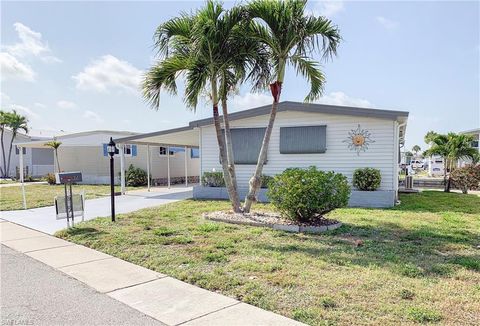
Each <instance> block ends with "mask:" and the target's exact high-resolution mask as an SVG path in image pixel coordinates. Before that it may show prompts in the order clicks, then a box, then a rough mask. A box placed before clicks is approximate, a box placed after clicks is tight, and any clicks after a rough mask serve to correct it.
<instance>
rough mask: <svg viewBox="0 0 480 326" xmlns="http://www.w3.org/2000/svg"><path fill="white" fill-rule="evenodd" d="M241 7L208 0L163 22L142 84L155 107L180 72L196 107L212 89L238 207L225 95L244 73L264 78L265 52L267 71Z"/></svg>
mask: <svg viewBox="0 0 480 326" xmlns="http://www.w3.org/2000/svg"><path fill="white" fill-rule="evenodd" d="M243 13H244V12H243V10H242V8H234V9H232V10H230V11H228V12H227V11H225V10H224V9H223V7H222V6H221V4H219V3H217V2H214V1H208V2H207V3H206V5H205V7H203V8H202V9H200V10H197V11H196V12H195V14H193V15H186V14H184V15H182V16H180V17H177V18H173V19H171V20H169V21H167V22H165V23H164V24H162V25H160V26H159V27H158V29H157V31H156V34H155V40H156V42H155V46H156V48H157V50H158V52H159V54H160V55H161V60H160V61H159V62H158V63H156V64H155V65H154V66H153V67H151V68H150V70H149V71H148V72H147V74H146V76H145V80H144V82H143V85H142V88H143V95H144V98H145V99H146V100H147V101H148V102H149V103H150V104H151V106H152V107H153V108H154V109H158V107H159V103H160V102H159V101H160V91H161V90H162V89H163V90H166V91H168V92H170V93H172V94H176V93H177V85H176V80H177V78H178V77H179V76H182V77H184V80H185V95H184V101H185V103H186V104H187V106H188V107H189V108H191V109H193V110H195V108H196V106H197V104H198V99H199V97H200V96H201V94H202V93H208V94H209V98H210V101H211V103H212V111H213V122H214V126H215V131H216V136H217V142H218V147H219V151H220V161H221V164H222V169H223V174H224V178H225V184H226V187H227V190H228V194H229V197H230V200H231V202H232V207H233V210H234V211H235V212H240V210H241V208H240V199H239V196H238V191H237V187H236V179H235V169H234V164H233V153H232V151H231V140H229V139H230V137H231V136H230V128H229V124H228V112H227V104H226V103H227V97H228V95H229V94H230V93H231V91H232V90H233V89H234V88H235V87H236V86H237V84H238V83H239V82H241V81H243V80H245V79H246V78H251V79H252V80H256V83H258V84H260V83H261V82H262V80H263V78H264V77H263V76H265V74H268V69H267V68H268V65H267V63H268V61H267V58H266V57H265V59H264V61H265V62H264V63H263V66H264V67H266V68H265V70H266V71H263V72H262V73H256V72H257V71H259V70H260V71H261V70H262V69H261V66H262V51H258V50H259V47H258V46H255V42H253V39H252V38H249V37H248V35H246V33H248V31H249V30H248V25H250V24H248V23H246V22H248V21H246V20H245V19H244V18H245V17H244V14H243ZM257 44H258V43H257ZM259 67H260V68H259ZM247 71H250V72H249V73H247ZM219 102H222V104H223V105H222V108H223V121H224V125H225V133H224V132H222V128H221V123H220V116H219V111H218V105H219ZM226 139H227V141H226ZM227 144H228V145H227Z"/></svg>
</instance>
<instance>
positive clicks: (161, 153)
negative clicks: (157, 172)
mask: <svg viewBox="0 0 480 326" xmlns="http://www.w3.org/2000/svg"><path fill="white" fill-rule="evenodd" d="M158 153H159V154H160V156H165V155H167V147H164V146H160V149H159V152H158ZM172 155H175V151H173V150H172V149H171V148H170V156H172Z"/></svg>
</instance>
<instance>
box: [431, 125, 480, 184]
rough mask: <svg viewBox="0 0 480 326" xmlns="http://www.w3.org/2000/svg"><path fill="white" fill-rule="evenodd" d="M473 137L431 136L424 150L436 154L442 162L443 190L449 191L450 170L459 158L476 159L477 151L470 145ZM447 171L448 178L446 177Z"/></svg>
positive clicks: (450, 134)
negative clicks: (429, 144) (427, 146)
mask: <svg viewBox="0 0 480 326" xmlns="http://www.w3.org/2000/svg"><path fill="white" fill-rule="evenodd" d="M472 140H473V137H472V136H470V135H457V134H455V133H448V134H447V135H442V134H436V135H435V136H433V137H432V138H431V146H430V148H429V149H428V150H426V151H425V153H426V154H427V155H429V156H430V155H438V156H440V157H442V159H443V162H444V174H443V180H444V191H445V192H449V191H450V187H451V179H450V172H451V171H452V170H453V168H454V166H455V164H456V162H457V161H458V160H460V159H464V158H470V159H472V160H474V159H476V155H477V152H476V150H475V149H474V148H473V147H472V146H471V142H472ZM447 173H448V178H447Z"/></svg>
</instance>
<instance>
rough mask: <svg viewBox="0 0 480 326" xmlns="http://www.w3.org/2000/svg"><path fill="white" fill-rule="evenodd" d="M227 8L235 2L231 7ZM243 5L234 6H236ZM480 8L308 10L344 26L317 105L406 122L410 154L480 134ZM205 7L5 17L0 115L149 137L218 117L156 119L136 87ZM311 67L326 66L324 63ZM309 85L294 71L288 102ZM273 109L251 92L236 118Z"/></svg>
mask: <svg viewBox="0 0 480 326" xmlns="http://www.w3.org/2000/svg"><path fill="white" fill-rule="evenodd" d="M224 3H225V6H226V7H231V6H232V5H234V4H235V3H234V2H228V1H226V2H224ZM237 3H238V2H237ZM479 3H480V2H478V1H470V2H461V1H452V2H448V1H439V2H433V1H413V2H406V1H405V2H394V1H372V2H363V1H329V2H325V1H322V2H319V1H310V2H309V4H308V8H309V12H310V13H312V14H315V15H323V16H326V17H328V18H329V19H331V20H332V21H333V23H334V24H336V25H338V27H339V29H340V32H341V36H342V38H343V41H342V43H341V45H340V47H339V49H338V55H337V56H336V57H335V58H333V59H331V60H329V61H327V62H322V69H323V71H324V74H325V75H326V85H325V90H324V94H323V96H322V98H320V99H319V100H317V102H318V103H328V104H335V105H347V106H359V107H372V108H378V109H391V110H402V111H409V112H410V116H409V121H408V127H407V134H406V147H407V148H411V147H412V146H413V145H415V144H419V145H420V146H421V147H422V148H425V144H424V142H423V137H424V135H425V133H426V132H427V131H429V130H435V131H437V132H442V133H443V132H449V131H454V132H458V131H462V130H469V129H474V128H479V127H480V79H479V78H480V5H479ZM202 4H203V2H202V1H179V0H176V1H150V2H128V1H105V2H97V1H82V2H69V1H63V2H62V1H51V2H40V1H39V2H19V1H16V2H9V1H2V2H1V3H0V5H1V8H0V9H1V10H0V11H1V40H0V47H1V55H0V67H1V86H0V91H1V94H0V95H1V98H0V100H1V108H2V109H3V110H11V109H15V110H17V111H18V112H19V113H22V114H24V115H26V116H27V117H28V118H29V124H30V126H31V128H32V129H37V130H55V131H56V130H64V131H70V132H75V131H86V130H95V129H106V130H128V131H137V132H150V131H157V130H162V129H169V128H174V127H179V126H184V125H186V124H188V122H189V121H191V120H195V119H201V118H206V117H210V116H211V108H210V107H209V105H208V103H206V102H203V103H201V104H200V105H199V106H198V107H197V110H196V112H192V111H190V110H188V109H187V108H186V107H185V105H184V104H183V101H182V94H181V87H180V92H179V94H178V95H177V96H172V95H169V94H166V93H164V94H162V97H161V103H160V109H159V110H158V111H155V110H152V109H150V107H149V106H148V105H147V103H146V102H145V101H144V100H143V99H142V96H141V93H140V92H139V87H138V85H139V82H140V81H141V79H142V75H143V73H144V71H146V70H147V69H148V68H149V67H150V66H151V65H152V64H153V63H154V62H155V60H156V58H155V51H154V48H153V34H154V31H155V29H156V27H157V26H158V25H159V24H161V23H162V22H164V21H166V20H168V19H170V18H172V17H175V16H177V15H179V14H180V13H181V12H182V11H190V10H194V9H195V8H198V7H200V6H202ZM315 59H317V60H320V59H321V58H320V56H316V57H315ZM308 89H309V88H308V84H307V83H306V81H305V80H304V79H303V78H302V77H300V76H297V75H296V74H295V71H294V70H292V69H289V70H288V71H287V74H286V77H285V83H284V88H283V91H282V100H289V101H303V99H304V97H305V96H306V94H307V93H308ZM268 103H271V96H270V95H269V94H268V93H251V92H250V87H249V85H248V84H247V85H244V86H242V87H241V89H240V90H239V92H238V95H235V96H234V97H233V98H232V99H231V100H230V109H231V110H232V111H238V110H243V109H248V108H253V107H256V106H260V105H265V104H268Z"/></svg>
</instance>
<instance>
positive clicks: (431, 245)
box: [254, 222, 480, 277]
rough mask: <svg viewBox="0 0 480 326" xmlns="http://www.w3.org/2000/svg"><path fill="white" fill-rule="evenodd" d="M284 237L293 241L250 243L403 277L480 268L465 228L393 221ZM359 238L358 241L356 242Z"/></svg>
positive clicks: (475, 238)
mask: <svg viewBox="0 0 480 326" xmlns="http://www.w3.org/2000/svg"><path fill="white" fill-rule="evenodd" d="M287 237H289V238H290V239H289V240H293V241H285V242H283V243H282V242H277V243H274V242H262V243H256V244H254V246H255V247H256V248H258V249H261V250H266V251H272V252H280V253H301V254H304V255H306V256H308V257H309V258H313V259H320V260H323V261H325V262H327V263H331V264H335V265H338V266H347V265H358V266H363V267H370V266H381V267H386V268H388V269H390V270H391V271H392V272H394V273H397V274H399V275H402V276H407V277H425V276H429V277H445V276H451V274H452V273H453V271H454V270H455V269H456V268H455V267H456V266H462V267H464V268H467V269H469V270H473V271H480V250H479V249H476V246H477V245H478V244H479V242H480V240H479V237H478V234H475V233H473V232H470V231H468V230H465V229H461V230H441V229H437V228H434V227H432V228H429V227H425V226H420V227H418V228H415V229H407V228H404V227H402V226H400V225H398V224H395V223H392V222H385V223H381V224H379V225H378V224H377V225H372V226H357V225H353V224H348V223H347V224H344V225H343V226H342V227H341V228H339V229H337V230H335V231H333V232H331V233H326V234H323V235H306V236H304V237H301V238H300V237H298V236H296V235H288V236H287ZM295 238H297V239H298V240H299V241H295V240H296V239H295ZM358 240H361V245H360V246H359V245H358V242H357V241H358ZM452 245H457V246H458V245H460V246H461V247H463V248H465V249H467V251H466V252H467V253H466V254H459V253H458V252H456V251H452Z"/></svg>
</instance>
